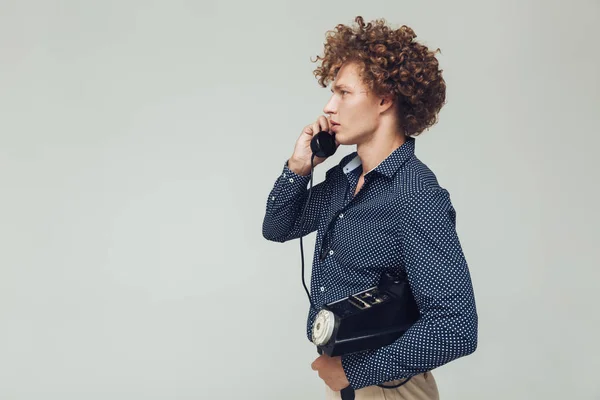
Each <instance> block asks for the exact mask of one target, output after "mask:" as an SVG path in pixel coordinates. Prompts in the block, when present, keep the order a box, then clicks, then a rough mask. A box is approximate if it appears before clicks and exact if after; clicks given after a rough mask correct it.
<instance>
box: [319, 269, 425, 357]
mask: <svg viewBox="0 0 600 400" xmlns="http://www.w3.org/2000/svg"><path fill="white" fill-rule="evenodd" d="M418 318H419V309H418V307H417V304H416V303H415V300H414V298H413V295H412V292H411V290H410V286H409V284H408V282H407V280H406V276H405V275H404V274H399V273H396V272H384V273H383V274H382V275H381V277H380V280H379V283H378V285H377V286H375V287H372V288H369V289H367V290H365V291H362V292H359V293H356V294H353V295H351V296H348V297H347V298H344V299H341V300H338V301H335V302H332V303H329V304H326V305H325V306H323V308H322V309H321V310H320V311H319V313H318V314H317V316H316V318H315V321H314V323H313V329H312V341H313V343H314V344H315V345H316V346H317V350H318V352H319V353H320V354H323V353H325V354H327V355H329V356H330V357H335V356H341V355H345V354H352V353H358V352H362V351H365V350H370V349H376V348H380V347H383V346H386V345H389V344H391V343H393V342H394V341H396V340H397V339H398V338H399V337H400V336H402V335H403V334H404V332H406V331H407V330H408V328H410V326H411V325H412V324H414V323H415V322H416V321H417V319H418Z"/></svg>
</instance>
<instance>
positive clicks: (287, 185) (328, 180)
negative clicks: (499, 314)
mask: <svg viewBox="0 0 600 400" xmlns="http://www.w3.org/2000/svg"><path fill="white" fill-rule="evenodd" d="M414 148H415V139H414V138H412V137H409V138H407V140H406V142H405V143H404V144H403V145H402V146H400V147H398V148H397V149H396V150H394V151H393V152H392V153H391V154H390V155H389V156H388V157H387V158H386V159H385V160H383V161H382V162H381V163H380V164H379V165H378V166H377V167H376V168H374V169H373V170H371V171H368V172H367V173H366V174H365V176H364V184H363V187H362V188H361V189H360V190H359V192H358V193H357V194H356V196H354V192H355V188H356V186H357V183H358V178H359V176H360V175H361V173H362V164H361V161H360V158H359V157H358V154H357V152H353V153H351V154H348V155H346V156H345V157H344V158H342V160H341V161H340V162H339V164H338V165H336V166H334V167H332V168H331V169H329V170H328V171H327V172H326V175H325V179H324V181H323V182H321V183H319V184H317V185H314V187H313V188H312V190H313V192H312V194H311V198H310V204H308V206H307V209H306V214H305V217H304V220H305V223H304V225H303V228H302V227H301V226H300V222H301V221H300V216H301V214H302V209H303V206H304V203H305V202H306V200H307V195H308V187H307V186H308V183H309V182H310V175H309V176H301V175H298V174H295V173H294V172H293V171H291V170H290V169H289V168H288V164H287V161H286V162H285V163H284V166H283V171H282V174H281V175H280V176H279V177H278V178H277V179H276V181H275V184H274V187H273V189H272V190H271V192H270V193H269V197H268V199H267V205H266V214H265V218H264V222H263V236H264V237H265V238H266V239H268V240H271V241H274V242H286V241H289V240H292V239H296V238H299V237H300V236H304V235H306V234H309V233H311V232H315V231H316V232H317V237H316V242H315V252H314V258H313V264H312V273H311V283H310V288H311V289H310V292H311V300H312V301H313V303H314V305H315V307H317V308H318V309H320V307H321V306H322V305H324V304H326V303H330V302H332V301H335V300H339V299H341V298H344V297H347V296H349V295H351V294H353V293H356V292H359V291H362V290H365V289H368V288H370V287H373V286H375V285H377V282H378V281H379V277H380V275H381V273H382V272H383V271H387V270H393V269H401V270H403V271H405V272H406V274H407V276H408V280H409V283H410V286H411V290H412V292H413V295H414V297H415V300H416V302H417V305H418V307H419V310H420V318H419V320H418V321H417V322H416V323H415V324H414V325H413V326H412V327H411V328H410V329H409V330H408V331H407V332H406V333H405V334H404V335H403V336H402V337H400V338H399V339H398V340H397V341H396V342H394V343H392V344H391V345H388V346H385V347H383V348H379V349H375V350H369V351H365V352H362V353H357V354H350V355H344V356H342V366H343V368H344V372H345V373H346V376H347V377H348V380H349V381H350V385H351V386H352V387H353V388H354V389H360V388H362V387H365V386H370V385H374V384H380V383H384V382H389V381H392V380H396V379H401V378H407V377H410V376H413V375H417V374H420V373H423V372H425V371H430V370H432V369H434V368H436V367H439V366H441V365H443V364H446V363H448V362H450V361H452V360H454V359H457V358H459V357H462V356H466V355H468V354H471V353H472V352H474V351H475V349H476V347H477V326H478V320H477V311H476V306H475V299H474V293H473V287H472V283H471V277H470V273H469V269H468V266H467V262H466V260H465V257H464V254H463V251H462V249H461V245H460V242H459V239H458V237H457V234H456V230H455V216H456V214H455V210H454V208H453V206H452V204H451V201H450V196H449V193H448V192H447V191H446V190H445V189H444V188H442V187H440V185H439V184H438V182H437V178H436V177H435V175H434V173H433V172H432V171H431V170H430V169H429V168H428V167H427V166H426V165H425V164H423V163H422V162H421V161H420V160H419V159H418V158H417V157H416V156H415V154H414ZM317 312H318V310H315V309H313V308H312V307H310V308H309V312H308V322H307V326H306V335H307V337H308V339H309V340H310V338H311V333H312V325H313V322H314V319H315V317H316V314H317Z"/></svg>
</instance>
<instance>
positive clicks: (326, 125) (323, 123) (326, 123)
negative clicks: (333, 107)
mask: <svg viewBox="0 0 600 400" xmlns="http://www.w3.org/2000/svg"><path fill="white" fill-rule="evenodd" d="M318 121H319V125H320V126H321V130H322V131H326V132H329V130H330V126H329V120H328V119H327V117H325V116H324V115H320V116H319V119H318Z"/></svg>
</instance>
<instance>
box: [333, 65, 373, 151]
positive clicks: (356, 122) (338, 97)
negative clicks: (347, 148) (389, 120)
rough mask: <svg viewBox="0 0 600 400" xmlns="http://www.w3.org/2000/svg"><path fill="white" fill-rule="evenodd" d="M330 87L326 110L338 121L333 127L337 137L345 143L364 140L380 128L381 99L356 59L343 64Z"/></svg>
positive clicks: (349, 143) (341, 142) (356, 142)
mask: <svg viewBox="0 0 600 400" xmlns="http://www.w3.org/2000/svg"><path fill="white" fill-rule="evenodd" d="M331 87H332V88H331V92H332V93H333V94H332V96H331V98H330V99H329V102H327V104H326V105H325V108H323V112H324V113H325V114H330V121H331V122H337V123H338V124H339V125H337V126H333V127H332V130H333V132H335V137H336V140H337V141H338V142H339V143H340V144H344V145H351V144H359V143H362V142H365V141H366V140H368V139H369V138H370V136H371V134H372V133H373V132H374V131H375V129H376V128H377V124H378V121H379V115H380V114H379V107H378V106H379V101H380V99H379V98H378V97H377V96H375V95H374V94H373V93H372V92H369V90H368V88H367V86H366V85H365V84H364V83H363V82H362V80H361V78H360V76H359V69H358V66H357V65H356V64H354V63H347V64H344V65H342V67H341V68H340V70H339V71H338V74H337V76H336V77H335V80H334V81H333V83H332V85H331Z"/></svg>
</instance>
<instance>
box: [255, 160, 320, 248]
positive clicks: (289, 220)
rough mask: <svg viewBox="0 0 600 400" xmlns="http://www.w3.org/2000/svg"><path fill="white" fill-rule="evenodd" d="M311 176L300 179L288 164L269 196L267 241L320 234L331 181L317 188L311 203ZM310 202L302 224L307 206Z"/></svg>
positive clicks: (265, 223) (266, 223)
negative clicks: (318, 230)
mask: <svg viewBox="0 0 600 400" xmlns="http://www.w3.org/2000/svg"><path fill="white" fill-rule="evenodd" d="M310 179H311V175H310V174H309V175H306V176H304V175H299V174H296V173H295V172H294V171H292V170H291V169H290V168H289V166H288V161H286V162H285V163H284V166H283V171H282V173H281V175H280V176H279V177H278V178H277V179H276V180H275V184H274V186H273V188H272V189H271V192H270V193H269V197H268V199H267V204H266V212H265V217H264V220H263V226H262V233H263V237H264V238H265V239H267V240H270V241H274V242H286V241H289V240H292V239H296V238H299V237H301V236H305V235H307V234H309V233H311V232H314V231H316V230H317V227H318V223H319V218H320V217H321V215H322V212H323V209H324V208H325V207H326V204H327V196H328V195H329V193H328V189H327V185H328V183H327V181H323V182H321V183H319V184H317V185H314V186H313V187H312V189H311V190H310V200H309V199H308V194H309V190H308V187H307V185H308V183H309V182H310ZM307 201H309V204H308V206H307V207H306V211H305V214H304V218H303V220H304V222H303V223H302V221H301V216H302V212H303V208H304V205H305V204H306V202H307Z"/></svg>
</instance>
